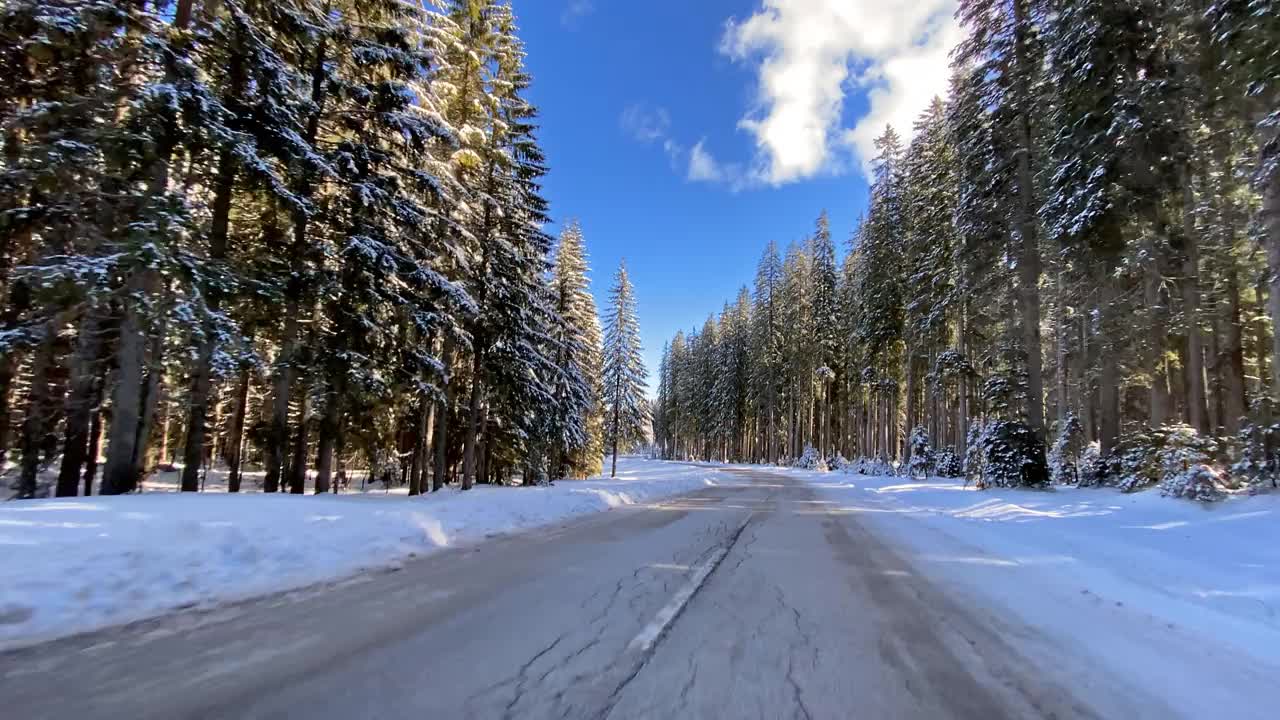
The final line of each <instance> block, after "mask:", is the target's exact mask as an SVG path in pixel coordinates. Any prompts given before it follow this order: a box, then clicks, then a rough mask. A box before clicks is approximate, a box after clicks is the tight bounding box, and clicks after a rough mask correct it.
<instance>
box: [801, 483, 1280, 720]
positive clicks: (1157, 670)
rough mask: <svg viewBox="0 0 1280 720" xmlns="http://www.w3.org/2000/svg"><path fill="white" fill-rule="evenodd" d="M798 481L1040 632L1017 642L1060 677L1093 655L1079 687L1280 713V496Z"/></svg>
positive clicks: (1216, 710) (987, 604)
mask: <svg viewBox="0 0 1280 720" xmlns="http://www.w3.org/2000/svg"><path fill="white" fill-rule="evenodd" d="M787 472H789V473H791V474H795V475H799V476H801V477H804V478H805V479H806V480H808V481H809V482H810V483H812V484H813V485H815V486H816V487H818V488H820V489H821V490H820V492H821V497H822V498H823V501H824V502H825V503H827V506H828V508H829V509H830V511H831V512H835V513H850V514H856V515H858V517H859V520H860V521H861V522H864V523H866V524H867V525H868V526H869V527H871V528H872V529H874V530H875V531H876V532H877V534H878V535H879V536H880V537H882V538H885V539H886V540H888V541H889V542H891V543H894V546H895V547H896V548H898V549H899V550H900V552H902V554H903V557H904V558H907V559H909V560H910V561H911V562H912V564H913V565H914V566H915V567H916V568H917V570H918V571H919V572H920V573H922V574H925V575H927V576H929V577H934V578H940V579H942V580H944V581H945V583H946V584H945V587H947V588H948V589H950V590H954V591H957V592H961V593H963V595H965V596H966V597H967V602H970V603H975V604H977V605H978V606H979V607H981V608H984V609H985V610H986V611H988V612H990V613H991V614H992V615H994V616H996V617H1001V616H1003V615H1006V614H1008V615H1012V616H1014V617H1017V618H1020V619H1021V620H1022V621H1023V623H1025V625H1026V626H1029V627H1032V628H1035V630H1036V633H1037V634H1038V636H1037V637H1023V636H1022V635H1021V634H1019V633H1014V634H1013V635H1012V636H1009V637H1008V639H1009V640H1010V641H1011V642H1015V643H1017V644H1018V645H1019V647H1021V648H1022V649H1023V650H1024V651H1026V652H1027V653H1028V655H1030V656H1032V657H1035V656H1037V654H1038V655H1039V656H1040V657H1041V658H1042V660H1043V661H1044V662H1047V663H1050V664H1049V665H1047V667H1053V666H1055V664H1058V663H1061V662H1062V658H1068V657H1089V658H1092V659H1093V661H1094V662H1095V663H1096V666H1095V667H1093V668H1092V669H1084V670H1079V673H1078V675H1077V676H1076V677H1078V678H1079V681H1080V682H1082V683H1086V684H1087V683H1088V682H1091V681H1094V680H1086V679H1085V678H1093V679H1096V677H1097V675H1096V674H1097V673H1101V674H1102V675H1103V676H1104V677H1109V678H1116V679H1117V682H1126V683H1127V682H1131V681H1135V680H1136V681H1137V682H1136V685H1135V686H1136V688H1138V689H1143V690H1146V691H1150V690H1151V689H1152V688H1167V693H1166V694H1164V695H1162V696H1161V697H1160V698H1159V700H1160V701H1163V702H1167V703H1169V704H1170V705H1171V706H1172V707H1173V708H1175V709H1176V712H1177V713H1183V714H1185V715H1186V716H1188V717H1253V716H1256V715H1257V713H1258V710H1259V708H1260V707H1265V706H1267V705H1265V704H1262V705H1260V704H1259V702H1260V696H1259V694H1258V693H1259V692H1264V691H1263V688H1272V689H1271V690H1267V691H1265V692H1264V694H1266V695H1267V696H1268V697H1275V698H1276V699H1277V700H1278V701H1280V691H1277V690H1275V689H1274V688H1275V687H1276V686H1275V677H1276V676H1277V674H1280V495H1260V496H1256V497H1246V496H1233V497H1229V498H1227V499H1224V500H1223V501H1221V502H1219V503H1211V504H1204V503H1192V502H1186V501H1177V500H1173V499H1170V498H1165V497H1161V496H1160V495H1159V493H1157V492H1145V493H1134V494H1123V493H1121V492H1119V491H1117V490H1114V489H1078V488H1057V489H1053V490H1046V491H1035V490H1011V489H990V490H985V491H978V490H975V489H974V488H973V487H972V486H970V487H968V488H966V487H964V483H963V482H962V481H958V480H957V481H951V480H939V479H931V480H929V481H924V482H916V481H912V480H909V479H906V478H901V477H879V478H874V477H858V476H850V475H837V474H820V473H806V472H798V471H787ZM1064 649H1070V650H1071V652H1064ZM1068 670H1069V669H1065V668H1064V669H1063V671H1064V672H1067V671H1068ZM1067 674H1068V675H1071V673H1069V672H1067ZM1138 696H1141V693H1139V694H1138V695H1137V696H1135V697H1138ZM1146 710H1147V714H1155V715H1157V716H1159V713H1158V712H1157V709H1156V708H1155V707H1154V706H1148V707H1147V708H1146ZM1117 713H1118V715H1117V716H1131V713H1127V712H1121V711H1119V710H1117Z"/></svg>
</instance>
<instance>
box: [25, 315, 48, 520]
mask: <svg viewBox="0 0 1280 720" xmlns="http://www.w3.org/2000/svg"><path fill="white" fill-rule="evenodd" d="M44 325H45V326H44V337H42V338H41V339H40V344H39V345H37V346H36V347H35V351H34V352H33V354H32V360H31V385H30V388H29V389H28V390H27V408H26V413H25V415H24V417H23V419H22V437H21V442H20V446H21V447H22V465H21V467H20V474H19V476H18V497H19V498H33V497H35V496H36V485H37V482H36V481H37V478H38V476H39V474H40V449H41V447H42V446H43V445H44V434H45V428H46V427H47V425H48V421H49V418H50V416H51V415H52V413H53V407H52V402H51V398H52V395H53V392H52V390H51V388H50V387H49V385H50V377H49V375H50V371H51V370H52V369H53V366H54V363H55V362H56V358H55V356H54V343H55V342H56V340H57V334H58V323H57V321H56V319H54V318H50V319H49V320H47V321H45V324H44Z"/></svg>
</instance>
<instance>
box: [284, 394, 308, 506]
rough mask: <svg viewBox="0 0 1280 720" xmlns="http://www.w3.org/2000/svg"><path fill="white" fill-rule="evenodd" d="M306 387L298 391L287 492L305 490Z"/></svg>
mask: <svg viewBox="0 0 1280 720" xmlns="http://www.w3.org/2000/svg"><path fill="white" fill-rule="evenodd" d="M309 405H310V400H309V398H308V397H307V389H306V388H305V387H303V388H301V390H299V392H298V430H297V434H295V435H294V436H293V459H292V460H290V461H289V492H290V493H292V494H294V495H302V494H303V493H305V492H306V491H307V438H308V432H307V409H308V407H309Z"/></svg>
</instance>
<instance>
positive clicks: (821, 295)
mask: <svg viewBox="0 0 1280 720" xmlns="http://www.w3.org/2000/svg"><path fill="white" fill-rule="evenodd" d="M809 252H810V254H811V255H812V256H813V266H812V271H813V281H812V282H813V332H814V337H813V342H814V344H815V345H816V350H817V352H818V357H817V361H818V366H819V367H825V368H828V369H830V370H831V371H832V376H831V378H830V380H829V382H825V383H823V384H822V385H821V386H820V387H819V388H818V391H819V400H820V403H821V407H820V408H819V413H818V415H819V420H818V423H817V430H816V431H815V438H814V445H815V447H817V449H818V452H819V454H820V455H822V457H824V458H828V457H832V456H833V455H834V454H835V453H834V452H833V451H832V440H831V438H832V426H833V419H832V405H833V403H832V398H831V390H832V389H833V388H838V387H839V381H840V373H839V372H838V369H839V367H840V363H839V358H840V320H839V317H838V316H837V313H836V304H837V292H836V284H837V278H836V248H835V243H834V242H832V240H831V221H830V219H829V218H828V217H827V212H826V211H825V210H824V211H823V212H822V214H821V215H819V216H818V222H817V227H816V228H815V229H814V233H813V238H812V240H811V241H810V249H809Z"/></svg>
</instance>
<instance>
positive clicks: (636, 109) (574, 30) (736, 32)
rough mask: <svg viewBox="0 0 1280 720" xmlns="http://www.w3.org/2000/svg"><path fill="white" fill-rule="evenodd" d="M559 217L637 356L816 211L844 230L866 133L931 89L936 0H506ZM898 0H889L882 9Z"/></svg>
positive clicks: (943, 3) (940, 26)
mask: <svg viewBox="0 0 1280 720" xmlns="http://www.w3.org/2000/svg"><path fill="white" fill-rule="evenodd" d="M514 5H515V9H516V12H517V15H518V17H519V20H520V25H521V30H522V31H521V36H522V38H523V39H524V41H525V43H526V45H527V49H528V66H529V69H530V71H531V73H532V74H533V76H534V84H533V88H532V91H531V93H530V95H531V99H532V100H533V101H534V102H535V103H536V104H537V105H538V107H539V109H540V111H541V125H542V129H541V132H540V137H541V140H542V142H543V145H544V148H545V150H546V153H547V156H548V162H549V165H550V167H551V172H550V175H549V176H548V177H547V178H546V182H545V189H546V194H547V196H548V198H549V199H550V201H551V208H552V214H553V217H554V218H555V220H556V222H557V227H555V228H553V231H557V232H558V225H559V223H561V222H563V221H566V220H568V219H570V218H577V219H578V220H580V221H581V223H582V226H583V232H584V234H585V236H586V240H587V248H588V251H589V253H590V255H591V264H592V267H593V270H594V272H593V276H592V281H593V289H594V291H595V294H596V297H597V302H599V303H600V304H601V309H602V310H603V303H604V299H605V297H606V296H607V293H608V289H609V285H610V284H611V280H612V275H613V272H614V269H615V268H616V267H617V266H618V263H619V261H620V260H622V259H623V258H625V259H626V262H627V266H628V268H629V271H630V273H631V276H632V280H633V282H634V283H635V286H636V292H637V297H638V305H639V312H640V324H641V329H642V331H643V339H644V343H645V357H646V362H647V364H648V365H649V369H650V372H651V373H652V372H654V371H656V369H657V364H658V359H659V357H660V355H661V352H662V346H663V343H664V342H665V341H666V340H667V339H669V338H670V337H671V336H672V335H673V334H674V333H675V332H676V331H677V330H678V329H686V330H687V329H689V328H693V327H701V325H702V323H703V321H704V320H705V319H706V317H707V314H708V313H711V312H718V311H719V310H720V308H721V307H722V305H723V303H724V302H725V301H726V300H730V299H732V298H733V297H734V296H736V294H737V291H738V288H739V287H740V286H742V285H743V284H750V283H751V281H752V279H753V276H754V272H755V265H756V262H757V261H758V259H759V257H760V254H761V252H762V251H763V249H764V247H765V245H766V244H767V243H768V242H769V241H770V240H774V241H777V242H778V243H779V245H780V246H783V247H785V245H786V244H787V243H790V242H791V241H794V240H800V239H802V238H804V237H805V236H806V235H807V234H808V233H810V232H811V231H812V229H813V225H814V222H815V220H816V218H817V216H818V214H819V213H820V212H821V211H822V210H823V209H826V210H827V211H828V213H829V214H830V216H831V222H832V230H833V232H834V234H835V236H836V238H837V239H838V240H840V241H841V242H842V243H843V242H844V241H846V240H847V239H848V237H849V235H850V234H851V233H852V231H853V228H854V225H855V224H856V222H857V218H858V216H859V214H860V213H861V212H862V211H863V209H864V208H865V205H866V194H867V186H866V181H865V179H864V178H865V175H864V168H865V163H866V162H867V160H868V159H869V158H867V157H865V156H866V155H867V154H868V152H869V147H870V145H869V143H870V139H871V138H872V137H874V135H875V134H878V131H879V130H882V129H883V128H884V125H885V124H886V123H890V124H893V125H894V126H895V127H897V128H898V129H899V131H901V132H903V133H905V134H909V129H910V120H911V118H912V117H914V115H915V114H916V113H918V112H919V111H920V110H922V109H923V108H924V106H925V104H926V103H927V101H928V98H929V97H931V96H932V95H933V94H935V93H936V92H941V91H942V90H944V89H945V76H946V69H945V57H946V51H947V49H948V48H949V47H950V45H951V44H953V43H954V37H955V30H954V22H953V21H952V20H951V13H952V11H953V9H954V7H953V5H954V4H953V0H915V1H913V2H908V1H905V0H904V2H901V3H894V2H892V1H891V0H649V1H648V2H642V3H641V2H630V1H629V0H523V1H522V0H515V2H514ZM893 5H902V7H885V6H893Z"/></svg>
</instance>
